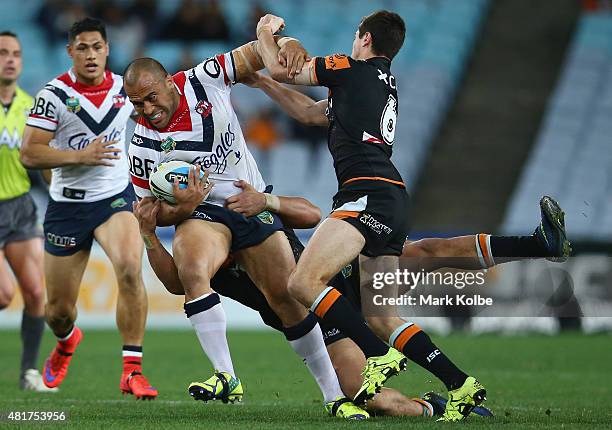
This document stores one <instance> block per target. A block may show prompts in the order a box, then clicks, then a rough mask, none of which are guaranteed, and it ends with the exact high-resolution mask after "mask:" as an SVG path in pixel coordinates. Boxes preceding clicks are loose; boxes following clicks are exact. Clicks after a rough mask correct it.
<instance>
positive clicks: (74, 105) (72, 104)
mask: <svg viewBox="0 0 612 430" xmlns="http://www.w3.org/2000/svg"><path fill="white" fill-rule="evenodd" d="M66 109H68V111H69V112H72V113H77V112H78V111H80V110H81V102H80V101H79V99H77V98H76V97H69V98H67V99H66Z"/></svg>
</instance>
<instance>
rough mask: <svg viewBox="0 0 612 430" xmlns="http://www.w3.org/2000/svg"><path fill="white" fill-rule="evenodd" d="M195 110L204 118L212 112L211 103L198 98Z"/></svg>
mask: <svg viewBox="0 0 612 430" xmlns="http://www.w3.org/2000/svg"><path fill="white" fill-rule="evenodd" d="M195 111H196V112H197V113H199V114H200V115H202V118H206V117H207V116H208V115H210V113H211V112H212V103H210V102H208V101H206V100H200V101H199V102H198V104H197V105H196V107H195Z"/></svg>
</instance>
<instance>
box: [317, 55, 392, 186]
mask: <svg viewBox="0 0 612 430" xmlns="http://www.w3.org/2000/svg"><path fill="white" fill-rule="evenodd" d="M390 67H391V61H390V60H389V59H388V58H385V57H374V58H370V59H368V60H354V59H353V58H351V57H348V56H346V55H339V54H335V55H329V56H327V57H317V58H316V59H315V73H316V79H317V81H318V83H319V85H321V86H325V87H327V88H329V96H328V106H327V112H326V115H327V117H328V119H329V129H328V145H329V150H330V152H331V154H332V157H333V159H334V168H335V170H336V176H337V178H338V183H339V186H342V185H343V184H345V183H347V182H353V181H356V180H358V178H359V179H360V178H363V179H365V178H368V179H378V180H386V181H388V182H391V183H396V184H398V185H403V181H402V178H401V176H400V174H399V172H398V171H397V169H396V168H395V166H394V165H393V163H392V162H391V154H392V152H393V141H394V139H395V127H396V123H397V111H398V98H397V86H396V82H395V77H394V76H393V75H392V74H391V70H390Z"/></svg>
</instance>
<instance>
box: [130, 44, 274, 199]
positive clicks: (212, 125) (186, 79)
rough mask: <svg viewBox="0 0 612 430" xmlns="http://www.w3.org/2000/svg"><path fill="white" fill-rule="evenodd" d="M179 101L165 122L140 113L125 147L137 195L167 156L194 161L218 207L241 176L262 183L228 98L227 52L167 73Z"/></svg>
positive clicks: (145, 191) (230, 68) (145, 192)
mask: <svg viewBox="0 0 612 430" xmlns="http://www.w3.org/2000/svg"><path fill="white" fill-rule="evenodd" d="M173 79H174V84H175V86H176V88H177V90H178V92H179V94H180V103H179V105H178V108H177V109H176V111H175V112H174V114H173V115H172V118H171V119H170V121H169V122H168V125H167V126H166V127H165V128H163V129H156V128H154V127H153V126H152V125H151V124H150V123H149V121H148V120H147V119H145V118H142V117H141V118H140V119H139V121H138V124H137V125H136V130H135V131H134V136H133V137H132V140H131V143H130V147H129V157H130V172H131V176H132V183H133V184H134V190H135V191H136V194H137V195H138V197H147V196H151V195H152V194H151V192H150V190H149V175H150V174H151V172H152V171H153V169H154V168H155V167H156V166H157V165H158V164H160V163H164V162H167V161H172V160H180V161H186V162H187V163H191V164H200V165H201V166H202V168H203V170H207V171H208V172H210V176H209V178H210V179H211V180H212V181H213V182H214V183H215V186H214V188H213V189H212V191H211V193H210V195H209V196H208V198H207V200H206V201H207V202H208V203H212V204H215V205H218V206H223V205H224V203H225V199H227V198H228V197H229V196H232V195H235V194H238V193H239V192H240V191H241V189H240V188H237V187H235V186H234V181H237V180H240V179H242V180H245V181H247V182H249V183H250V184H251V185H253V187H255V189H256V190H258V191H263V190H264V189H265V183H264V181H263V179H262V177H261V174H260V173H259V169H258V168H257V164H256V163H255V160H254V159H253V156H252V155H251V153H250V152H249V150H248V148H247V146H246V143H245V141H244V136H243V135H242V130H241V128H240V124H239V123H238V118H237V117H236V112H234V108H233V106H232V101H231V99H230V92H231V86H232V84H233V82H234V79H235V70H234V61H233V58H232V54H231V53H227V54H221V55H217V56H215V57H212V58H209V59H207V60H205V61H203V62H202V63H200V64H198V65H197V66H196V67H194V68H193V69H189V70H186V71H182V72H178V73H177V74H176V75H174V76H173Z"/></svg>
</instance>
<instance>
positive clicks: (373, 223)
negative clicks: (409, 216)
mask: <svg viewBox="0 0 612 430" xmlns="http://www.w3.org/2000/svg"><path fill="white" fill-rule="evenodd" d="M359 221H360V222H361V223H362V224H365V225H366V226H368V227H369V228H370V229H371V230H372V231H374V233H376V234H381V233H383V232H384V233H386V234H391V232H392V231H393V230H392V229H391V228H390V227H388V226H386V225H384V224H383V223H382V222H380V221H378V220H377V219H376V218H374V217H373V216H372V215H370V214H366V213H362V214H361V216H360V217H359Z"/></svg>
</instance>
